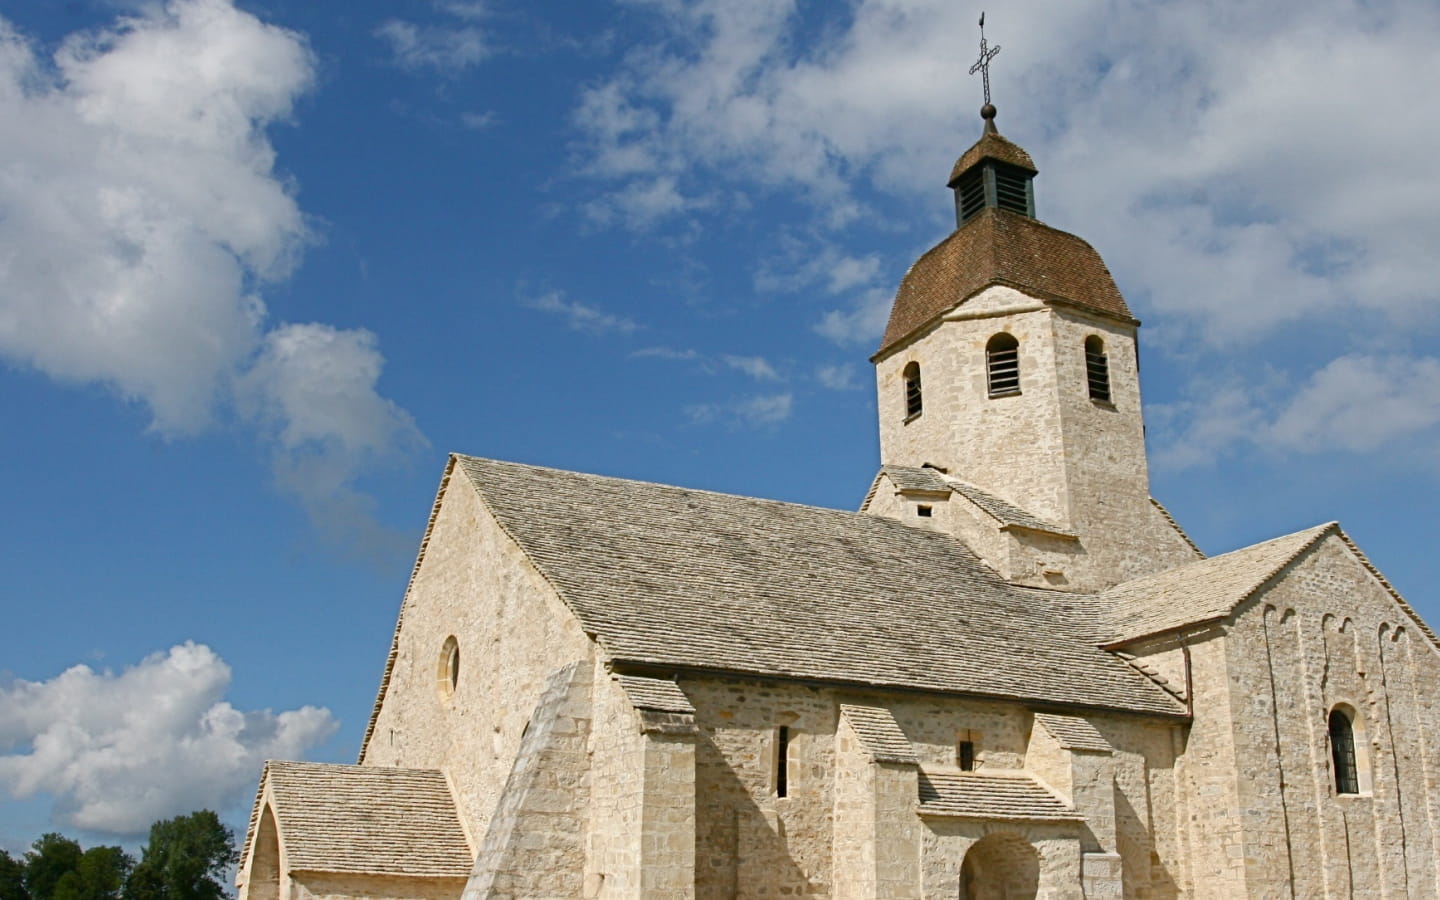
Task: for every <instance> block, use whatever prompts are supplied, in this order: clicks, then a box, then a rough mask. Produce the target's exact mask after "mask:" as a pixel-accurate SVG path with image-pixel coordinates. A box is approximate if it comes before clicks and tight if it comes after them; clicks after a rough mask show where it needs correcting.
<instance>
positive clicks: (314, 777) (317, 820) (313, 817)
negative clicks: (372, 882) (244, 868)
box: [252, 761, 475, 878]
mask: <svg viewBox="0 0 1440 900" xmlns="http://www.w3.org/2000/svg"><path fill="white" fill-rule="evenodd" d="M267 780H268V781H269V784H270V788H271V791H270V794H271V800H272V803H273V808H274V810H275V819H276V825H277V826H278V828H279V830H280V836H281V840H282V841H283V842H284V844H285V855H286V858H287V860H288V861H289V866H290V869H291V870H300V871H316V872H356V873H366V874H384V875H406V876H426V877H447V878H465V877H467V876H469V874H470V867H471V865H472V863H473V862H474V860H475V854H474V853H472V852H471V850H470V847H469V846H468V844H467V843H466V840H465V832H464V829H463V828H462V827H461V825H460V817H459V814H458V813H457V812H456V810H455V801H454V799H453V798H452V797H451V796H450V787H449V785H448V784H446V782H445V776H444V775H443V774H442V773H441V772H440V771H438V770H435V769H394V768H388V767H384V766H339V765H327V764H321V763H303V762H278V761H272V762H269V763H266V764H265V773H264V775H262V776H261V783H262V786H263V784H264V782H265V781H267ZM252 832H253V829H252Z"/></svg>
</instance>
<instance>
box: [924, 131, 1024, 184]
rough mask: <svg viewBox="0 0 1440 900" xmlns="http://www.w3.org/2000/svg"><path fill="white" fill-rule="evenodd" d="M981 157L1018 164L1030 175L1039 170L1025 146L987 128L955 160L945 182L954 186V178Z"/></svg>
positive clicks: (1013, 164)
mask: <svg viewBox="0 0 1440 900" xmlns="http://www.w3.org/2000/svg"><path fill="white" fill-rule="evenodd" d="M982 159H996V160H999V161H1000V162H1003V163H1009V164H1010V165H1012V166H1019V167H1020V168H1022V169H1024V170H1025V171H1027V172H1029V173H1030V174H1032V175H1034V174H1035V173H1036V172H1038V171H1039V170H1038V169H1036V168H1035V161H1034V160H1033V159H1031V158H1030V154H1029V153H1026V152H1025V148H1023V147H1021V146H1020V145H1019V144H1017V143H1015V142H1014V141H1012V140H1010V139H1009V138H1007V137H1004V136H1002V135H1001V134H1000V133H999V132H998V131H991V130H989V129H988V128H987V129H986V131H985V133H984V134H982V135H981V136H980V140H978V141H976V142H975V143H974V144H972V145H971V146H970V149H969V150H966V151H965V152H964V153H962V154H960V158H959V159H957V160H955V166H954V168H952V169H951V170H950V180H949V181H947V182H946V184H947V185H948V186H950V187H954V186H955V181H956V179H958V178H959V177H960V176H961V175H963V174H964V173H965V171H966V170H967V169H969V168H970V167H972V166H974V165H976V164H978V163H979V162H980V161H981V160H982Z"/></svg>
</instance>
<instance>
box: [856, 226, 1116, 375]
mask: <svg viewBox="0 0 1440 900" xmlns="http://www.w3.org/2000/svg"><path fill="white" fill-rule="evenodd" d="M996 284H999V285H1007V286H1009V287H1013V288H1015V289H1016V290H1019V291H1022V292H1024V293H1026V294H1029V295H1031V296H1032V297H1035V298H1037V299H1040V300H1046V301H1057V302H1062V303H1068V304H1071V305H1073V306H1078V307H1081V308H1083V309H1088V310H1091V311H1093V312H1098V313H1101V314H1103V315H1106V316H1111V317H1113V318H1119V319H1123V320H1125V321H1127V322H1133V321H1135V319H1134V317H1133V316H1132V315H1131V314H1130V308H1129V307H1128V306H1126V305H1125V298H1123V297H1121V296H1120V290H1119V288H1117V287H1116V286H1115V279H1114V278H1112V277H1111V275H1110V270H1109V269H1107V268H1106V267H1105V262H1104V260H1102V259H1101V258H1100V254H1099V253H1096V252H1095V248H1094V247H1091V246H1090V245H1089V244H1087V243H1086V242H1085V241H1083V240H1081V239H1080V238H1078V237H1076V236H1075V235H1073V234H1069V233H1067V232H1064V231H1059V230H1057V229H1055V228H1051V227H1050V226H1048V225H1045V224H1042V223H1041V222H1038V221H1036V220H1035V219H1032V218H1030V217H1029V216H1022V215H1020V214H1019V213H1014V212H1010V211H1009V210H1004V209H998V208H995V207H987V208H986V209H984V210H982V211H981V212H979V213H977V214H976V215H975V217H974V218H972V219H970V220H969V221H967V222H966V223H965V224H964V225H961V226H960V227H959V228H957V229H955V231H954V232H953V233H952V234H951V235H950V236H949V237H947V238H945V240H943V241H941V242H940V243H939V244H936V245H935V246H934V247H933V248H931V249H930V250H929V251H927V252H926V253H925V255H924V256H921V257H920V258H919V259H918V260H916V261H915V264H914V265H912V266H911V267H910V271H908V272H906V273H905V277H904V278H903V279H902V280H901V282H900V289H899V290H898V291H897V292H896V294H895V305H894V306H893V307H891V309H890V321H889V324H887V325H886V326H885V336H884V337H883V338H882V339H881V340H880V349H879V350H878V351H876V356H879V355H880V354H883V353H885V352H886V351H887V350H889V349H890V348H892V347H893V346H895V345H896V344H898V343H900V342H901V341H903V340H904V339H906V338H908V337H909V336H910V335H911V334H913V333H914V332H915V331H916V330H917V329H919V328H921V327H923V326H924V325H927V324H929V323H930V322H931V321H932V320H934V319H936V318H937V317H939V316H941V315H943V314H945V313H947V312H949V311H950V310H952V309H954V308H955V307H956V306H958V305H960V304H961V303H963V302H964V301H966V300H968V299H969V298H970V297H973V296H974V295H975V294H978V293H980V291H982V290H984V289H985V288H987V287H990V286H991V285H996Z"/></svg>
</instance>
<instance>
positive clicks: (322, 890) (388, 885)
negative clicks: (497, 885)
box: [290, 872, 465, 900]
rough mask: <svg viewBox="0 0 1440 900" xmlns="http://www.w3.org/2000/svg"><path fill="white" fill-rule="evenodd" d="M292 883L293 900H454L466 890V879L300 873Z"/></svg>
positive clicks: (291, 896)
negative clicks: (357, 899)
mask: <svg viewBox="0 0 1440 900" xmlns="http://www.w3.org/2000/svg"><path fill="white" fill-rule="evenodd" d="M292 883H293V885H294V889H293V892H292V893H291V894H290V898H291V900H356V898H364V900H454V898H456V897H459V896H460V893H461V891H463V890H464V888H465V879H463V878H402V877H398V876H395V875H351V874H344V873H339V872H297V873H295V876H294V878H293V879H292Z"/></svg>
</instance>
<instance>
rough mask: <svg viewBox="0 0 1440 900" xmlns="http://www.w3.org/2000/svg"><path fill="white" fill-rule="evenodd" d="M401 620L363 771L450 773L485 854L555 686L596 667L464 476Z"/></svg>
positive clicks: (565, 614)
mask: <svg viewBox="0 0 1440 900" xmlns="http://www.w3.org/2000/svg"><path fill="white" fill-rule="evenodd" d="M401 617H402V619H401V621H402V625H401V628H400V633H399V644H398V655H397V657H396V660H395V665H394V668H393V670H392V672H391V675H390V683H389V686H388V689H387V691H386V693H385V697H384V700H383V702H382V704H381V707H380V711H379V715H378V716H377V718H376V722H375V729H374V732H373V734H372V736H371V739H370V742H369V745H368V747H367V748H366V752H365V755H364V757H363V758H362V759H361V760H360V762H361V764H362V765H382V766H408V767H414V768H440V769H444V770H445V772H446V773H447V775H448V776H449V777H450V780H451V783H452V784H453V785H454V789H455V798H456V805H457V807H458V809H459V811H460V813H461V817H462V820H463V822H464V824H465V826H466V828H467V830H468V832H469V834H470V836H471V841H472V844H474V845H478V844H479V840H480V838H481V837H483V835H484V834H485V831H486V828H487V827H488V825H489V818H490V814H491V811H492V810H493V809H494V808H495V805H496V802H497V801H498V800H499V797H500V791H501V789H502V788H503V787H504V784H505V781H506V779H507V778H508V777H509V775H510V769H511V763H512V761H513V760H514V758H515V754H516V753H517V752H518V751H519V747H520V739H521V734H522V733H523V732H524V730H525V727H526V723H527V721H528V720H529V717H530V713H531V711H532V710H533V709H534V708H535V704H536V701H538V700H539V698H540V694H541V691H542V690H543V689H544V685H545V680H546V678H547V676H549V675H550V673H552V672H554V671H555V670H557V669H559V668H561V667H562V666H564V665H566V664H568V663H571V662H575V661H579V660H585V661H587V662H588V661H590V660H591V659H592V657H591V654H592V652H593V649H592V645H591V642H590V640H589V639H588V638H587V637H586V636H585V634H584V633H583V632H582V631H581V630H580V628H579V625H578V623H577V622H576V621H575V618H574V617H573V616H572V615H571V614H570V612H569V610H567V609H566V608H565V606H564V604H563V603H562V602H561V601H560V600H559V598H558V597H557V596H556V594H555V592H554V590H553V589H552V588H551V587H550V585H549V584H548V583H547V582H546V581H545V580H544V579H543V578H542V577H541V576H540V575H539V573H538V572H537V571H536V570H535V568H534V566H533V565H531V564H530V562H529V561H528V560H527V559H526V558H525V556H524V554H523V552H522V551H521V550H520V548H519V547H518V546H516V545H515V543H514V542H513V541H512V540H510V538H509V537H508V536H506V535H505V533H504V532H503V531H502V530H501V529H500V528H499V526H498V525H497V524H496V522H495V520H494V518H493V517H492V516H491V515H490V513H489V512H488V511H487V510H486V509H485V508H484V505H483V504H482V503H481V502H480V500H479V498H478V496H477V495H476V493H475V491H474V489H473V488H472V487H471V486H470V483H469V482H468V480H467V479H466V477H465V476H464V475H463V474H462V473H460V472H458V471H457V472H455V473H454V474H453V475H452V477H451V479H450V482H449V485H448V487H447V489H446V491H445V494H444V497H443V498H442V501H441V505H440V510H439V513H438V515H437V516H436V519H435V525H434V528H433V529H432V531H431V534H430V540H429V543H428V545H427V547H426V550H425V557H424V560H423V561H422V563H421V566H420V569H419V571H418V572H417V573H416V576H415V579H414V583H413V584H412V586H411V589H410V591H409V593H408V595H407V597H406V599H405V604H404V607H403V609H402V611H401ZM452 635H453V636H454V637H455V638H456V639H457V641H458V645H459V652H460V668H459V680H458V684H457V685H456V687H455V689H454V691H453V693H450V692H448V691H447V690H446V689H445V688H444V686H443V685H442V684H441V683H440V682H441V680H442V679H441V678H440V669H441V651H442V647H443V646H444V644H445V640H446V638H447V637H450V636H452ZM497 698H499V699H498V701H497Z"/></svg>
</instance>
